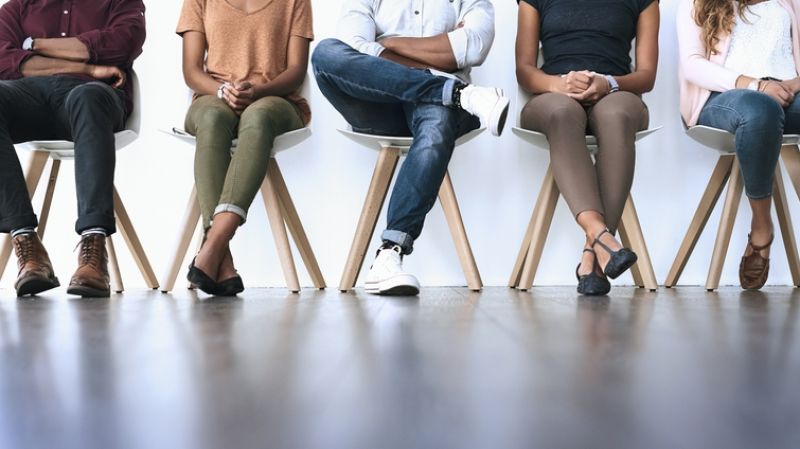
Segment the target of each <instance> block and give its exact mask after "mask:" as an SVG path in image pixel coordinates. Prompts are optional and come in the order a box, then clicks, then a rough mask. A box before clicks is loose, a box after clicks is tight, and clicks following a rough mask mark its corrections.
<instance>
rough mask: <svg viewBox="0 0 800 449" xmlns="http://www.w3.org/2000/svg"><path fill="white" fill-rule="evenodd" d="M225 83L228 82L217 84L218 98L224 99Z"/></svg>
mask: <svg viewBox="0 0 800 449" xmlns="http://www.w3.org/2000/svg"><path fill="white" fill-rule="evenodd" d="M227 85H228V83H224V84H223V85H221V86H219V89H217V98H219V99H220V100H224V99H225V87H226V86H227Z"/></svg>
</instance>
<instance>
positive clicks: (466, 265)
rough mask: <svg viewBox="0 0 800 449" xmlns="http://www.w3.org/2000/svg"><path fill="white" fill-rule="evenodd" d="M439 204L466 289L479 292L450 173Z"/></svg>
mask: <svg viewBox="0 0 800 449" xmlns="http://www.w3.org/2000/svg"><path fill="white" fill-rule="evenodd" d="M439 202H440V203H441V204H442V209H444V217H445V218H446V219H447V225H448V226H449V227H450V235H452V237H453V243H455V245H456V252H457V253H458V260H459V261H460V262H461V269H462V270H463V271H464V276H465V277H466V279H467V288H469V289H470V290H472V291H475V292H477V291H480V290H481V289H482V288H483V281H482V280H481V273H480V272H479V271H478V265H477V264H476V263H475V256H474V255H473V254H472V247H471V246H470V244H469V239H468V238H467V230H466V229H465V228H464V221H463V219H462V218H461V210H460V209H459V207H458V200H457V199H456V192H455V190H453V181H452V180H451V179H450V173H449V172H445V174H444V180H443V181H442V186H441V187H440V188H439Z"/></svg>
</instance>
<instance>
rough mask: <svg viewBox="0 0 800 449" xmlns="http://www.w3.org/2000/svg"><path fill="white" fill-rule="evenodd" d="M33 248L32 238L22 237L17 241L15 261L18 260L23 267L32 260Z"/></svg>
mask: <svg viewBox="0 0 800 449" xmlns="http://www.w3.org/2000/svg"><path fill="white" fill-rule="evenodd" d="M33 247H34V244H33V237H31V236H28V235H23V236H21V237H20V238H18V239H17V248H16V249H17V250H16V253H17V260H19V262H20V263H21V264H23V265H24V264H26V263H28V262H29V261H30V260H31V259H33V251H34V249H33Z"/></svg>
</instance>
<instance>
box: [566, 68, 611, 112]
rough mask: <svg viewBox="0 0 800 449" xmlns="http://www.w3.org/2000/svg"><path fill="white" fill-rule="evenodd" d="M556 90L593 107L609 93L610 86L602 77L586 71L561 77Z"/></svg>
mask: <svg viewBox="0 0 800 449" xmlns="http://www.w3.org/2000/svg"><path fill="white" fill-rule="evenodd" d="M556 89H557V91H558V92H561V93H563V94H566V95H567V96H569V97H570V98H572V99H574V100H576V101H578V102H580V103H581V104H584V105H593V104H595V103H597V102H598V101H600V99H602V98H603V97H605V96H606V95H608V94H609V92H611V86H610V85H609V83H608V80H607V79H606V78H605V77H604V76H602V75H598V74H597V73H594V72H590V71H588V70H581V71H572V72H569V73H567V74H566V75H563V76H562V77H561V80H560V82H559V83H558V85H557V86H556Z"/></svg>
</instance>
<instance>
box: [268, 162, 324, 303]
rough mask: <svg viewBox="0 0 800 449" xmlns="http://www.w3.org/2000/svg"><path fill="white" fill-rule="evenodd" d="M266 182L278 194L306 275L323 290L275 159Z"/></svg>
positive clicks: (314, 261)
mask: <svg viewBox="0 0 800 449" xmlns="http://www.w3.org/2000/svg"><path fill="white" fill-rule="evenodd" d="M267 180H268V181H269V182H271V183H272V188H273V189H275V192H276V193H277V194H278V198H279V200H280V207H281V212H282V213H283V218H284V219H285V220H286V227H288V228H289V233H291V234H292V238H293V239H294V243H295V245H296V246H297V251H298V252H299V253H300V257H301V258H302V259H303V264H305V266H306V270H308V274H309V276H310V277H311V282H312V283H313V284H314V287H316V288H318V289H324V288H325V287H326V285H325V278H323V276H322V270H320V268H319V264H318V263H317V258H316V256H314V251H313V250H312V249H311V243H310V242H309V241H308V237H307V236H306V231H305V229H303V223H302V222H301V221H300V215H299V214H298V213H297V209H296V208H295V206H294V201H292V197H291V195H289V189H288V188H287V187H286V181H285V180H284V179H283V174H282V173H281V169H280V167H279V166H278V161H277V160H275V158H272V159H270V164H269V166H268V168H267Z"/></svg>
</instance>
